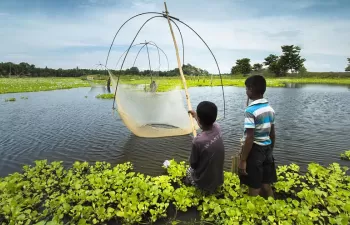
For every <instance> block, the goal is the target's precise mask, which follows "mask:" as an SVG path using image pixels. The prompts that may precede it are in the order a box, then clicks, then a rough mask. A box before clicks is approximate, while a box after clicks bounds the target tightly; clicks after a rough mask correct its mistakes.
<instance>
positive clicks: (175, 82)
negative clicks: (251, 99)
mask: <svg viewBox="0 0 350 225" xmlns="http://www.w3.org/2000/svg"><path fill="white" fill-rule="evenodd" d="M155 79H156V81H157V83H158V85H159V87H158V91H168V90H171V89H173V88H175V87H182V81H181V79H180V78H179V77H170V78H169V77H159V78H155ZM245 79H246V78H245V77H228V76H224V77H223V79H222V82H223V85H224V86H237V87H244V81H245ZM266 82H267V86H268V87H284V86H285V84H286V83H300V84H338V85H350V78H266ZM121 83H125V84H149V83H150V78H145V77H137V76H124V77H122V78H121ZM186 83H187V86H188V87H203V86H210V85H211V79H210V77H201V78H200V79H197V78H193V77H187V79H186ZM220 85H221V80H220V79H219V78H218V77H215V78H214V79H213V86H220Z"/></svg>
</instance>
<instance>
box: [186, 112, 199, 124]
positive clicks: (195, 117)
mask: <svg viewBox="0 0 350 225" xmlns="http://www.w3.org/2000/svg"><path fill="white" fill-rule="evenodd" d="M188 113H190V114H191V115H192V117H193V118H194V119H195V120H196V121H197V123H198V117H197V113H196V111H194V110H190V111H188Z"/></svg>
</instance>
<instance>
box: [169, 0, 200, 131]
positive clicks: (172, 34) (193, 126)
mask: <svg viewBox="0 0 350 225" xmlns="http://www.w3.org/2000/svg"><path fill="white" fill-rule="evenodd" d="M164 7H165V14H166V16H167V19H168V24H169V28H170V32H171V36H172V38H173V42H174V46H175V51H176V58H177V66H178V67H179V71H180V76H181V79H182V83H183V85H184V89H185V94H186V100H187V106H188V110H192V106H191V101H190V95H189V94H188V91H187V84H186V79H185V76H184V74H183V71H182V66H181V61H180V55H179V49H178V47H177V44H176V39H175V35H174V31H173V28H172V26H171V23H170V18H169V12H168V7H167V5H166V2H164ZM189 116H190V121H191V125H192V133H193V136H194V137H196V136H197V131H196V128H195V125H194V121H193V117H192V115H191V114H189Z"/></svg>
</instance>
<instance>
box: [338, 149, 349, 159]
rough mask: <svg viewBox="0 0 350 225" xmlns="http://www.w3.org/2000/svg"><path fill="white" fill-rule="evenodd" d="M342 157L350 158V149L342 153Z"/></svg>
mask: <svg viewBox="0 0 350 225" xmlns="http://www.w3.org/2000/svg"><path fill="white" fill-rule="evenodd" d="M340 158H341V159H343V160H350V150H348V151H345V152H344V153H342V154H340Z"/></svg>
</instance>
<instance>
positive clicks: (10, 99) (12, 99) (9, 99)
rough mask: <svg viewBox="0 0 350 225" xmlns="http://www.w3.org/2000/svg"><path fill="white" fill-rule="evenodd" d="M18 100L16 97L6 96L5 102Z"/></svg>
mask: <svg viewBox="0 0 350 225" xmlns="http://www.w3.org/2000/svg"><path fill="white" fill-rule="evenodd" d="M14 101H16V98H6V99H5V102H14Z"/></svg>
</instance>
